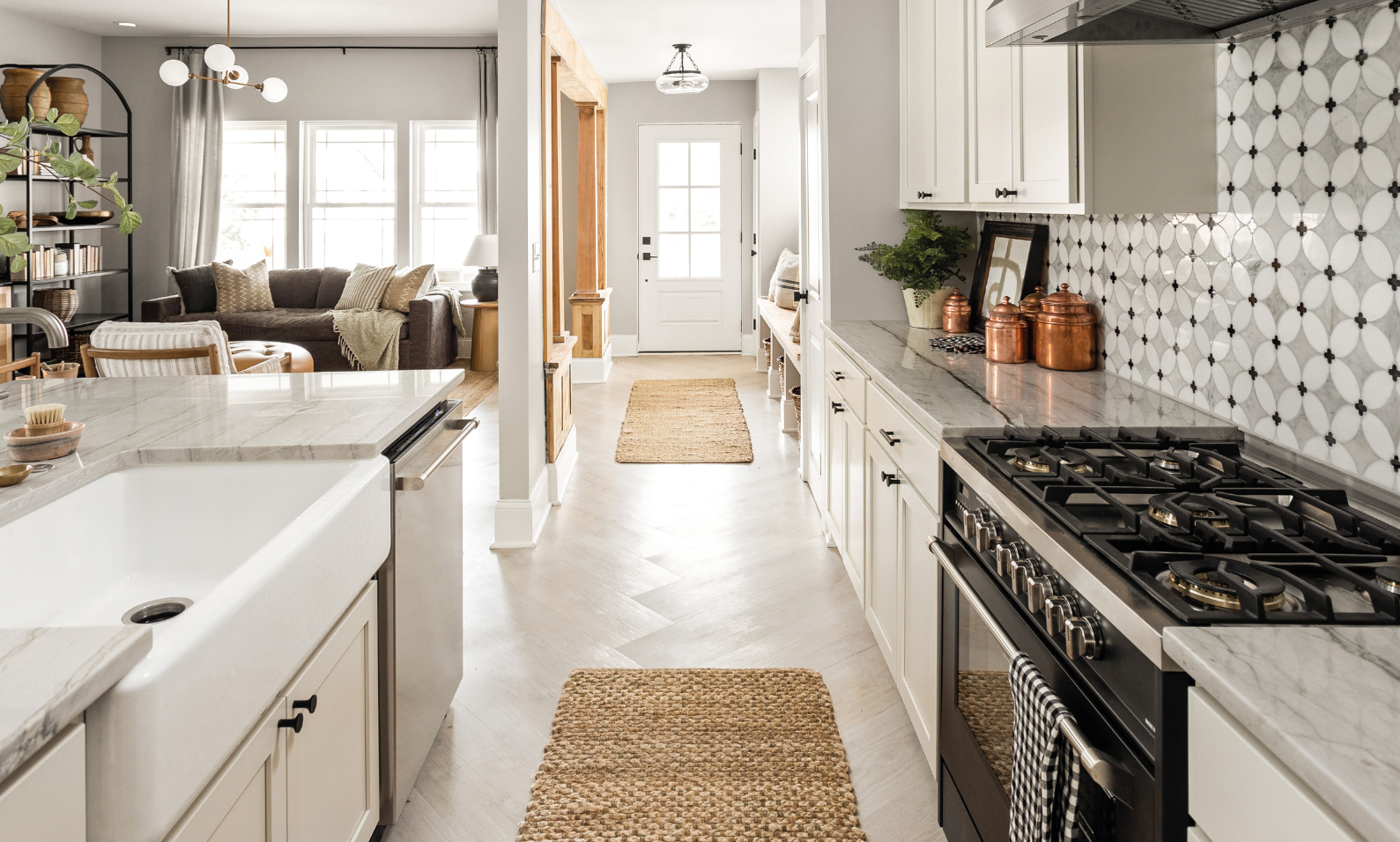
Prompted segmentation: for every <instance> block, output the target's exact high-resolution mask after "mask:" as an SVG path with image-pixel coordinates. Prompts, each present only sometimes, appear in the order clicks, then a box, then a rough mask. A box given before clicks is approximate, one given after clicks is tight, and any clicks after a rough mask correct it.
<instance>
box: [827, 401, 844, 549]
mask: <svg viewBox="0 0 1400 842" xmlns="http://www.w3.org/2000/svg"><path fill="white" fill-rule="evenodd" d="M850 412H851V410H850V409H849V408H848V407H847V406H846V404H845V402H844V401H842V400H841V393H840V392H838V391H837V390H836V384H835V383H833V382H831V380H830V378H827V385H826V436H825V438H826V448H825V451H824V452H825V455H826V465H827V477H826V514H827V531H828V533H829V535H830V536H831V541H832V543H833V544H834V545H835V546H836V547H837V548H841V547H843V546H844V545H845V541H846V432H845V427H846V419H845V417H844V416H845V415H847V414H850Z"/></svg>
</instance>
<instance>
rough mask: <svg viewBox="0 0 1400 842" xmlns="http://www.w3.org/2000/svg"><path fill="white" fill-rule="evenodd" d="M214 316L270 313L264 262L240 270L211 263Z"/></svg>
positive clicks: (271, 306)
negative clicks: (216, 304)
mask: <svg viewBox="0 0 1400 842" xmlns="http://www.w3.org/2000/svg"><path fill="white" fill-rule="evenodd" d="M214 292H215V295H216V297H217V298H218V307H217V308H216V309H215V312H216V313H251V312H253V311H256V310H271V309H273V308H275V307H276V306H277V305H275V304H273V303H272V287H271V286H269V285H268V282H267V260H265V259H264V260H259V261H258V262H257V263H254V264H253V265H252V266H249V267H248V268H247V269H244V270H243V271H241V272H240V271H238V270H237V269H235V268H233V267H232V266H229V265H227V264H224V263H215V264H214Z"/></svg>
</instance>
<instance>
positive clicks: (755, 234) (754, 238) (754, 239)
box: [753, 231, 758, 245]
mask: <svg viewBox="0 0 1400 842" xmlns="http://www.w3.org/2000/svg"><path fill="white" fill-rule="evenodd" d="M753 244H754V245H758V232H757V231H755V232H754V234H753Z"/></svg>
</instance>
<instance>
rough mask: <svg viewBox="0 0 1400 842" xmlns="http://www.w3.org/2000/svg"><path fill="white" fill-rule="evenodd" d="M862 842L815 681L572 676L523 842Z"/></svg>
mask: <svg viewBox="0 0 1400 842" xmlns="http://www.w3.org/2000/svg"><path fill="white" fill-rule="evenodd" d="M759 839H781V840H804V841H806V840H810V842H821V841H822V840H849V841H850V842H857V841H858V840H864V839H865V831H863V830H861V828H860V818H859V816H858V815H857V813H856V795H855V790H854V789H852V787H851V768H850V766H848V765H847V763H846V749H845V747H844V746H843V745H842V744H841V735H840V733H838V732H837V730H836V717H835V715H834V713H833V712H832V708H831V696H830V695H829V694H828V693H827V690H826V684H825V683H823V682H822V677H821V675H820V674H819V673H816V672H813V671H812V670H804V669H758V670H704V669H683V670H625V669H581V670H575V671H574V672H573V674H571V675H570V676H569V680H568V681H567V682H565V684H564V693H563V695H562V696H560V698H559V708H558V710H557V711H556V712H555V714H554V727H553V729H552V731H551V733H550V739H549V745H547V746H545V749H544V761H543V762H542V763H540V768H539V771H538V772H537V773H536V774H535V782H534V785H533V786H532V787H531V788H530V804H529V806H528V807H527V808H526V810H525V821H524V822H522V823H521V825H520V834H519V836H517V837H516V840H517V842H556V840H557V841H559V842H562V840H569V842H574V840H618V842H633V841H634V840H635V841H636V842H691V841H692V840H693V841H694V842H700V840H705V842H708V841H709V840H733V842H744V840H759Z"/></svg>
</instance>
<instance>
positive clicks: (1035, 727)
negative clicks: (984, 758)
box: [1011, 652, 1080, 842]
mask: <svg viewBox="0 0 1400 842" xmlns="http://www.w3.org/2000/svg"><path fill="white" fill-rule="evenodd" d="M1011 699H1012V704H1013V707H1014V710H1015V725H1014V726H1013V729H1012V734H1011V757H1012V764H1011V842H1064V841H1065V840H1072V839H1079V838H1080V833H1079V828H1078V827H1077V826H1076V825H1075V823H1074V818H1075V813H1076V811H1077V809H1078V802H1079V758H1078V757H1077V756H1075V753H1074V748H1073V747H1072V746H1070V745H1069V741H1068V740H1066V739H1065V736H1064V734H1062V733H1061V732H1060V726H1059V723H1060V720H1061V719H1068V720H1070V721H1071V722H1073V721H1074V716H1073V714H1071V713H1070V712H1069V710H1068V709H1067V708H1066V707H1065V706H1064V703H1063V702H1061V701H1060V697H1059V696H1056V695H1055V691H1054V690H1051V689H1050V685H1049V684H1047V683H1046V682H1045V678H1044V677H1043V676H1041V674H1040V670H1039V669H1038V668H1037V667H1036V665H1035V663H1034V662H1032V661H1031V659H1030V658H1028V657H1026V655H1025V653H1024V652H1022V653H1018V654H1017V655H1016V657H1015V658H1014V659H1013V660H1012V661H1011Z"/></svg>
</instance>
